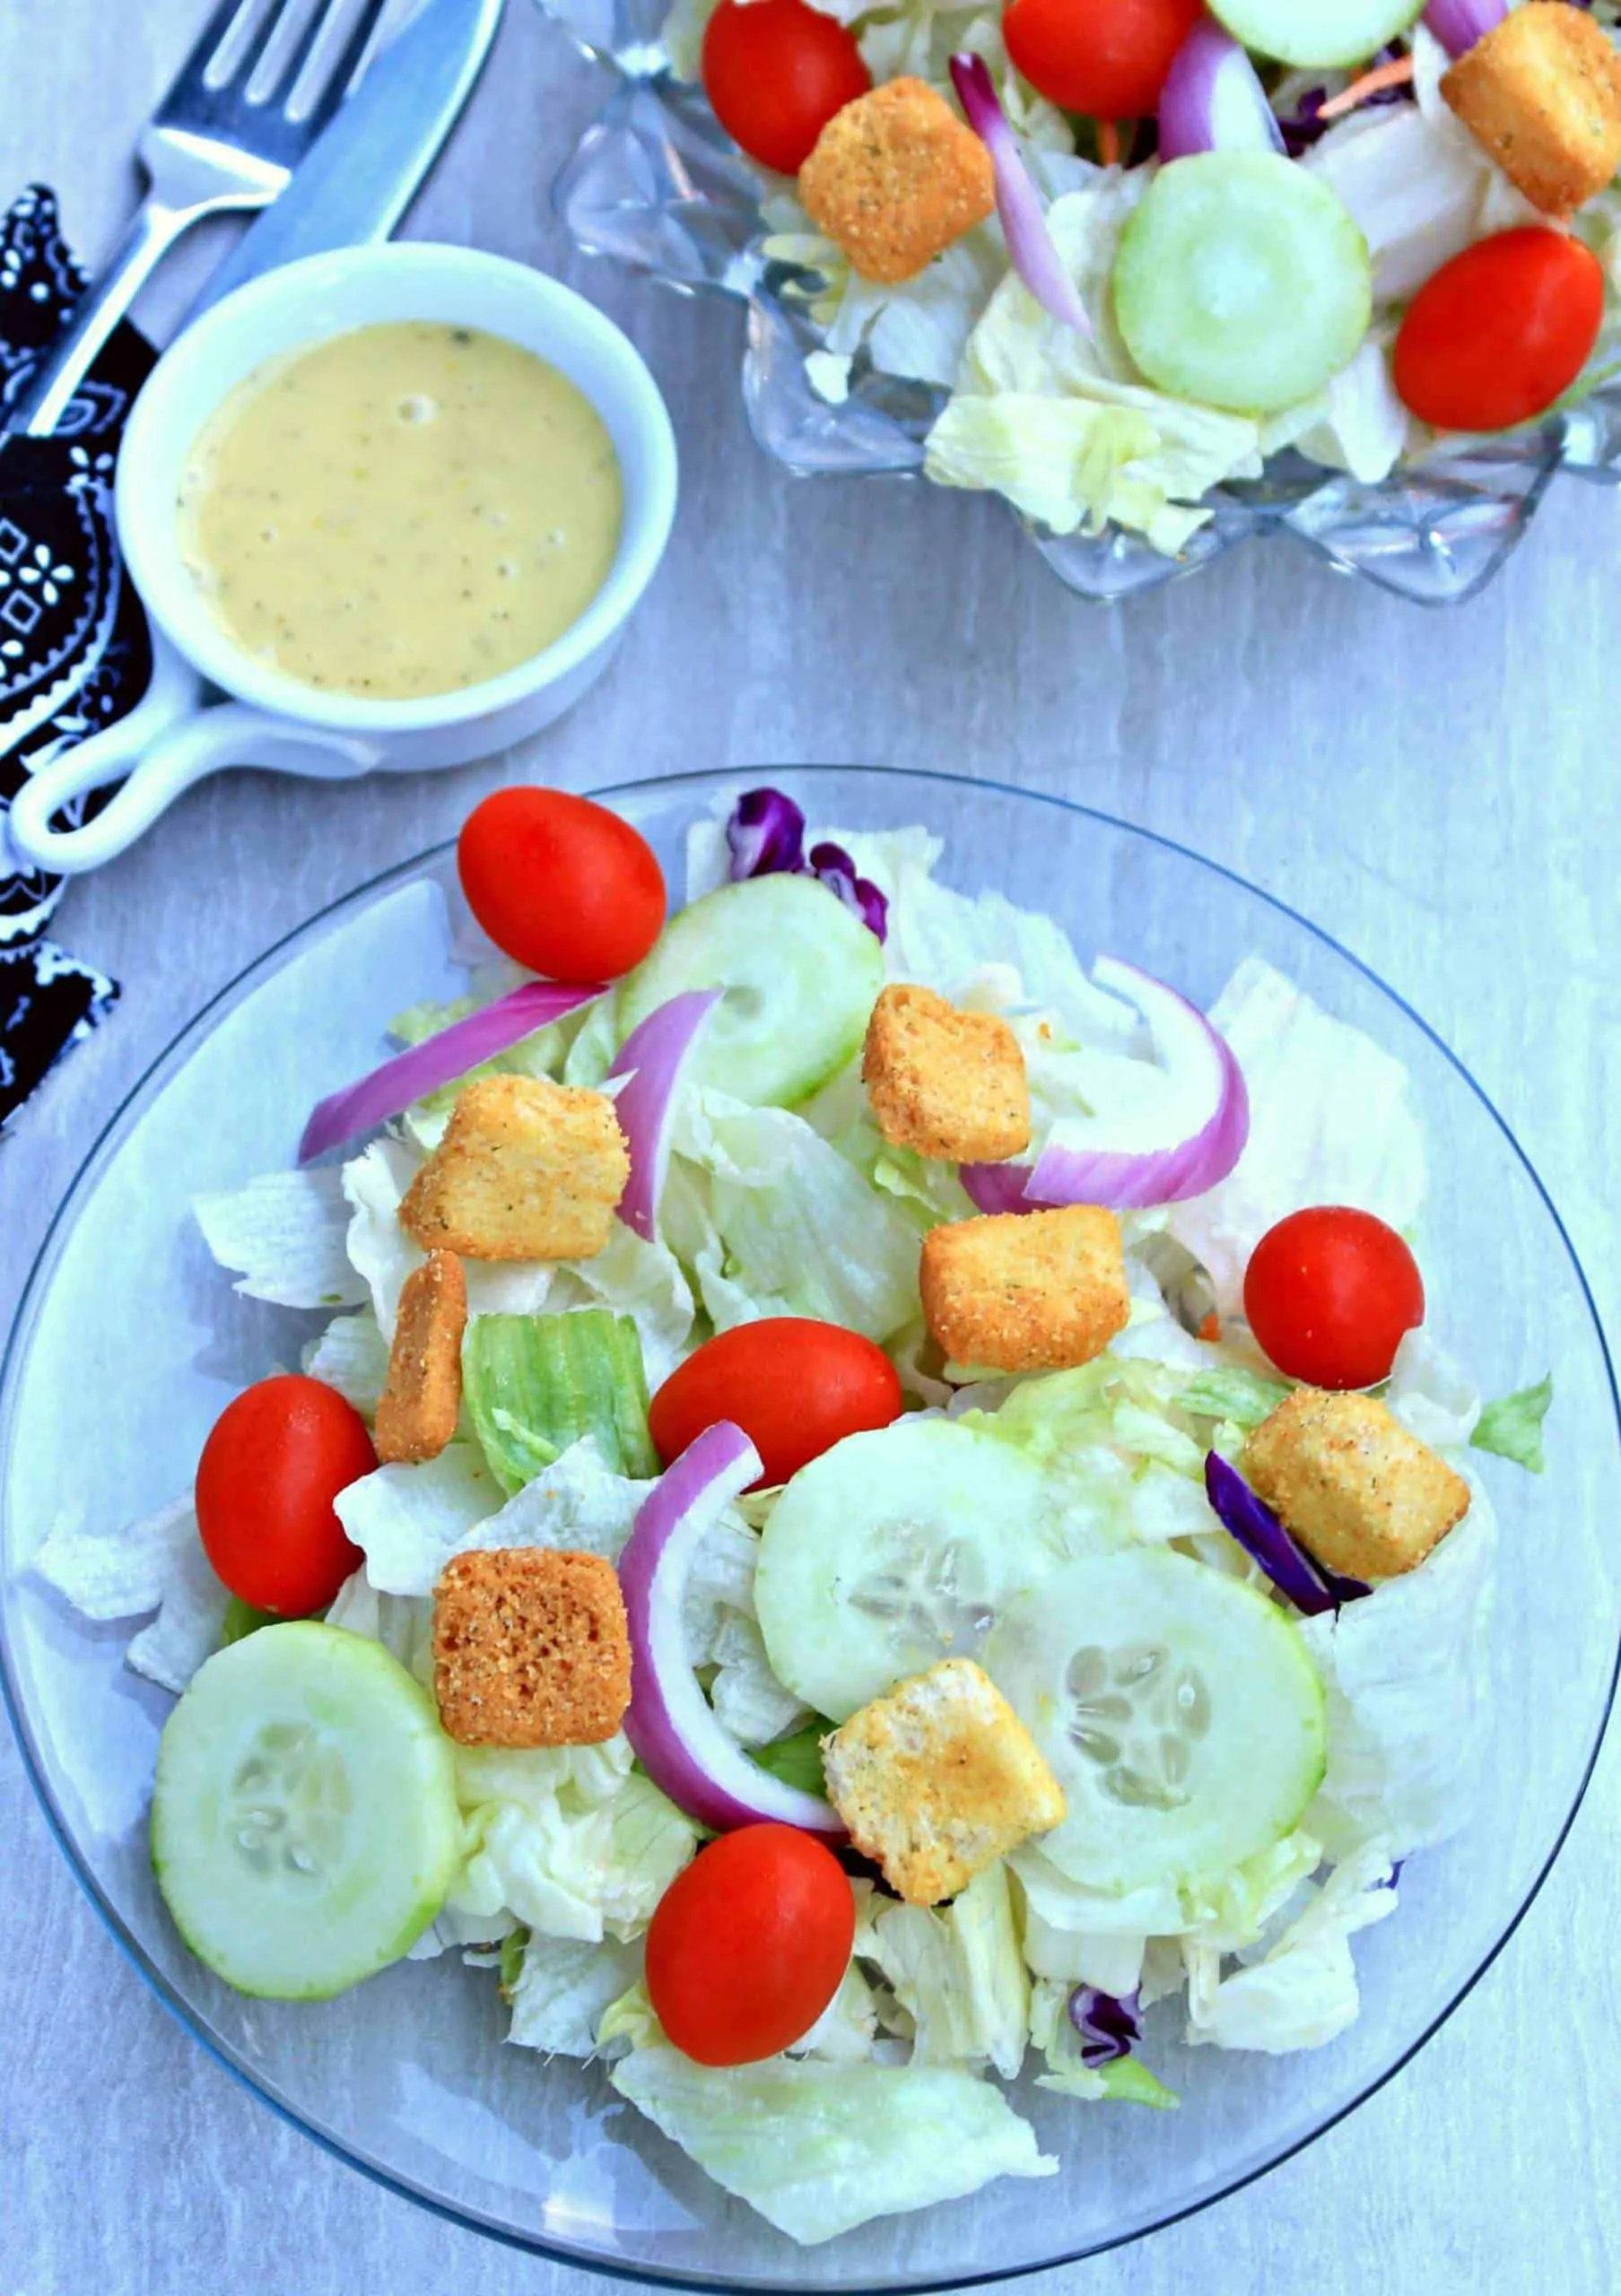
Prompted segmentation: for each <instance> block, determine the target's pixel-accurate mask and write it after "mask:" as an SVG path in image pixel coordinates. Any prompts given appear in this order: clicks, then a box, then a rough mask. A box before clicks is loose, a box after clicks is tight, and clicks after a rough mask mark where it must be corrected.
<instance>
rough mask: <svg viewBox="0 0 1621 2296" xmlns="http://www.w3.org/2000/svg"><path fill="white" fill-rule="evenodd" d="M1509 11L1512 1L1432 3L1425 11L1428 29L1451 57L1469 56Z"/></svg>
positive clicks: (1433, 0)
mask: <svg viewBox="0 0 1621 2296" xmlns="http://www.w3.org/2000/svg"><path fill="white" fill-rule="evenodd" d="M1508 12H1509V0H1430V4H1429V6H1428V7H1427V8H1426V9H1425V12H1424V21H1425V29H1426V30H1429V31H1432V32H1434V35H1435V37H1436V39H1438V40H1439V41H1440V42H1441V45H1442V48H1445V50H1446V52H1447V54H1448V55H1449V56H1467V55H1468V51H1469V50H1470V48H1473V47H1474V45H1475V43H1476V41H1477V40H1482V39H1485V38H1486V34H1487V32H1489V31H1492V30H1495V28H1496V27H1497V25H1499V24H1500V23H1501V22H1503V18H1504V16H1506V15H1507V13H1508Z"/></svg>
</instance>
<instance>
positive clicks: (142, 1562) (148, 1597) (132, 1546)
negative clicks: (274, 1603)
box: [33, 1492, 231, 1692]
mask: <svg viewBox="0 0 1621 2296" xmlns="http://www.w3.org/2000/svg"><path fill="white" fill-rule="evenodd" d="M33 1569H34V1570H35V1571H36V1572H37V1573H38V1574H39V1577H40V1578H43V1579H45V1580H46V1582H47V1583H48V1585H49V1586H52V1587H55V1588H56V1589H57V1593H58V1594H59V1595H63V1596H65V1597H66V1599H67V1600H68V1601H69V1602H70V1603H71V1604H72V1605H73V1606H74V1609H75V1610H76V1611H78V1612H80V1613H82V1614H83V1616H84V1617H85V1618H92V1619H126V1618H140V1617H142V1616H143V1615H144V1614H145V1613H148V1612H154V1613H156V1615H155V1616H154V1617H153V1618H152V1619H151V1620H150V1622H149V1623H148V1624H147V1625H145V1626H144V1627H142V1628H141V1630H140V1631H139V1632H138V1633H137V1634H136V1635H135V1638H134V1639H133V1640H132V1641H131V1643H130V1645H129V1648H128V1650H127V1651H126V1654H125V1657H126V1664H127V1665H130V1666H132V1667H133V1668H134V1669H135V1673H136V1674H144V1675H145V1676H146V1678H147V1680H148V1681H149V1682H154V1683H158V1684H159V1685H160V1686H161V1688H162V1689H164V1690H171V1691H174V1692H180V1691H183V1690H184V1689H185V1688H186V1685H187V1683H188V1682H189V1681H190V1680H191V1678H192V1676H193V1674H196V1670H197V1668H198V1667H199V1666H200V1665H202V1663H203V1661H204V1659H205V1658H207V1657H212V1656H213V1654H214V1651H216V1650H217V1649H218V1648H220V1645H221V1642H222V1639H223V1633H224V1626H225V1614H226V1612H227V1610H228V1609H229V1608H230V1605H231V1596H230V1594H229V1592H228V1591H227V1589H226V1588H225V1587H222V1585H221V1584H220V1581H219V1579H218V1578H216V1577H215V1576H214V1570H213V1568H212V1566H211V1565H210V1563H209V1561H208V1557H207V1556H206V1555H205V1553H204V1552H203V1542H202V1539H201V1538H200V1536H199V1535H198V1532H197V1518H196V1511H195V1509H194V1508H193V1506H192V1502H191V1496H190V1493H189V1492H187V1495H186V1497H185V1498H183V1499H176V1500H170V1503H169V1505H168V1506H166V1507H160V1508H158V1509H155V1510H154V1512H153V1513H152V1514H150V1515H145V1516H143V1517H142V1518H141V1519H140V1520H139V1521H138V1522H135V1523H127V1524H124V1525H121V1526H119V1527H118V1529H116V1530H101V1531H92V1530H88V1529H86V1528H85V1526H83V1524H82V1523H80V1522H78V1521H76V1520H75V1519H74V1518H70V1517H68V1516H58V1517H57V1520H56V1521H55V1522H54V1523H53V1524H52V1525H51V1527H50V1530H49V1531H48V1534H47V1535H46V1537H45V1539H44V1540H43V1541H42V1543H41V1544H40V1546H39V1550H38V1552H36V1553H35V1555H34V1558H33Z"/></svg>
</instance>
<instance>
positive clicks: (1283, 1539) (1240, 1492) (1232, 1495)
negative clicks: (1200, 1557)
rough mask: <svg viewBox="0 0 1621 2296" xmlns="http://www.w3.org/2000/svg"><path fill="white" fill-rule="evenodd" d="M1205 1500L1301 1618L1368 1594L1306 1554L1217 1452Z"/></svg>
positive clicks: (1210, 1460)
mask: <svg viewBox="0 0 1621 2296" xmlns="http://www.w3.org/2000/svg"><path fill="white" fill-rule="evenodd" d="M1205 1495H1206V1497H1207V1499H1208V1500H1209V1501H1210V1505H1211V1508H1212V1510H1213V1511H1214V1513H1215V1514H1216V1518H1217V1519H1218V1520H1219V1521H1220V1522H1221V1524H1222V1525H1223V1526H1224V1529H1225V1530H1226V1531H1227V1532H1228V1533H1229V1535H1231V1536H1232V1537H1233V1538H1235V1539H1236V1540H1237V1541H1238V1544H1240V1546H1242V1548H1243V1550H1244V1552H1245V1553H1246V1554H1247V1555H1249V1557H1250V1558H1251V1561H1254V1562H1259V1565H1260V1567H1261V1569H1262V1570H1264V1571H1265V1572H1266V1574H1267V1576H1268V1578H1269V1579H1270V1580H1271V1581H1272V1584H1273V1585H1274V1586H1275V1587H1277V1590H1278V1592H1279V1593H1280V1594H1282V1595H1286V1596H1288V1598H1289V1600H1290V1601H1291V1602H1292V1603H1293V1604H1294V1607H1295V1609H1296V1610H1297V1611H1301V1612H1303V1613H1304V1615H1305V1616H1306V1617H1307V1618H1316V1617H1319V1616H1320V1614H1321V1613H1323V1612H1324V1611H1337V1610H1338V1609H1339V1608H1340V1607H1341V1605H1343V1604H1346V1603H1349V1602H1354V1601H1355V1600H1356V1598H1357V1597H1358V1596H1362V1595H1365V1594H1366V1593H1367V1592H1368V1591H1369V1590H1368V1588H1367V1587H1365V1586H1364V1584H1363V1582H1362V1580H1361V1579H1360V1578H1345V1577H1343V1576H1342V1575H1341V1574H1340V1572H1338V1570H1329V1567H1328V1565H1327V1564H1326V1563H1322V1562H1319V1561H1317V1560H1316V1558H1315V1557H1314V1556H1312V1555H1310V1554H1308V1553H1307V1552H1306V1551H1305V1549H1304V1547H1303V1546H1302V1545H1301V1544H1300V1542H1299V1541H1298V1539H1296V1538H1294V1537H1293V1536H1292V1535H1291V1534H1290V1533H1289V1532H1288V1531H1287V1530H1286V1529H1285V1526H1284V1525H1283V1523H1282V1522H1281V1521H1280V1520H1279V1518H1278V1517H1277V1515H1275V1514H1274V1513H1273V1511H1272V1509H1271V1508H1270V1507H1268V1505H1267V1503H1266V1501H1265V1500H1264V1499H1262V1498H1261V1497H1260V1495H1259V1492H1255V1491H1252V1490H1251V1488H1250V1485H1249V1484H1248V1483H1246V1482H1245V1480H1244V1478H1243V1476H1242V1474H1240V1473H1239V1471H1238V1469H1237V1468H1236V1467H1235V1466H1234V1465H1233V1464H1232V1462H1231V1461H1230V1460H1227V1459H1224V1458H1223V1457H1222V1456H1221V1453H1220V1452H1219V1451H1211V1452H1209V1453H1208V1454H1207V1457H1206V1459H1205Z"/></svg>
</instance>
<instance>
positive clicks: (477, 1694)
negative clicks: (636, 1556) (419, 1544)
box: [433, 1547, 631, 1746]
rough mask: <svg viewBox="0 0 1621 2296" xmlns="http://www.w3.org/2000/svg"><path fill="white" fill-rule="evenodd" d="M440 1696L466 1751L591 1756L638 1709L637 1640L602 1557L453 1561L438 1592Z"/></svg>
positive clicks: (495, 1555)
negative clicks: (548, 1750)
mask: <svg viewBox="0 0 1621 2296" xmlns="http://www.w3.org/2000/svg"><path fill="white" fill-rule="evenodd" d="M433 1695H434V1697H435V1698H436V1699H437V1700H438V1701H439V1718H440V1721H441V1722H442V1723H443V1725H444V1726H445V1729H446V1731H447V1732H448V1733H449V1735H450V1736H451V1737H452V1738H454V1739H456V1740H457V1741H458V1744H461V1745H464V1746H594V1745H598V1744H601V1742H602V1741H603V1739H605V1738H611V1737H612V1736H613V1735H614V1733H615V1731H616V1730H617V1729H618V1728H619V1726H620V1724H621V1723H622V1722H623V1719H624V1711H625V1709H626V1707H627V1706H629V1704H630V1702H631V1637H630V1629H629V1627H628V1626H627V1624H626V1622H625V1614H624V1598H623V1596H622V1595H621V1594H620V1591H619V1581H618V1579H617V1578H615V1577H614V1566H613V1564H612V1563H611V1562H608V1561H605V1560H604V1558H603V1557H602V1556H601V1555H599V1554H568V1553H561V1552H553V1550H552V1549H550V1548H547V1547H502V1548H499V1549H496V1550H493V1551H491V1552H475V1553H471V1554H458V1555H452V1557H451V1558H450V1561H449V1562H448V1563H447V1564H446V1565H445V1568H444V1570H443V1571H442V1573H441V1574H440V1581H439V1584H438V1586H437V1587H435V1588H434V1590H433Z"/></svg>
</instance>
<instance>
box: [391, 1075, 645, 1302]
mask: <svg viewBox="0 0 1621 2296" xmlns="http://www.w3.org/2000/svg"><path fill="white" fill-rule="evenodd" d="M630 1176H631V1159H630V1152H629V1151H628V1150H627V1148H626V1147H625V1144H624V1135H623V1133H622V1132H621V1131H620V1129H619V1119H618V1118H617V1117H616V1116H615V1115H614V1103H613V1101H612V1100H609V1099H608V1098H607V1097H606V1094H604V1093H602V1092H580V1091H572V1090H571V1089H570V1088H569V1087H568V1086H566V1085H562V1084H548V1083H542V1082H537V1081H536V1079H535V1078H533V1077H529V1076H487V1077H484V1078H481V1079H480V1081H479V1082H478V1083H474V1084H469V1085H468V1086H467V1087H466V1090H465V1091H463V1092H462V1093H461V1095H460V1097H459V1098H458V1100H457V1103H456V1106H455V1108H454V1109H453V1110H452V1111H451V1115H450V1122H449V1126H447V1127H446V1131H445V1135H444V1138H443V1139H442V1140H441V1141H440V1144H439V1146H438V1147H437V1148H436V1149H435V1150H434V1152H433V1153H432V1155H431V1156H430V1157H429V1159H428V1161H427V1162H426V1163H425V1164H424V1165H423V1168H422V1170H421V1171H420V1172H418V1174H417V1176H416V1178H414V1180H413V1181H412V1183H411V1186H410V1187H409V1188H408V1189H407V1190H406V1191H405V1201H404V1203H403V1204H402V1205H400V1208H399V1216H400V1225H401V1226H402V1227H403V1228H404V1229H405V1233H406V1234H407V1235H408V1236H410V1237H411V1238H412V1239H413V1240H414V1242H416V1243H418V1244H420V1245H421V1246H422V1248H423V1250H424V1251H432V1250H435V1249H436V1248H443V1249H445V1250H447V1251H453V1252H459V1253H460V1254H461V1255H462V1257H463V1258H464V1259H589V1258H591V1257H593V1255H594V1254H596V1253H597V1252H599V1251H600V1250H601V1249H602V1248H603V1246H604V1245H605V1244H606V1242H607V1240H608V1233H609V1231H610V1229H611V1227H612V1225H613V1220H614V1206H615V1205H617V1204H618V1202H619V1199H620V1197H621V1196H623V1194H624V1187H625V1182H626V1181H627V1180H628V1179H629V1178H630Z"/></svg>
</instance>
